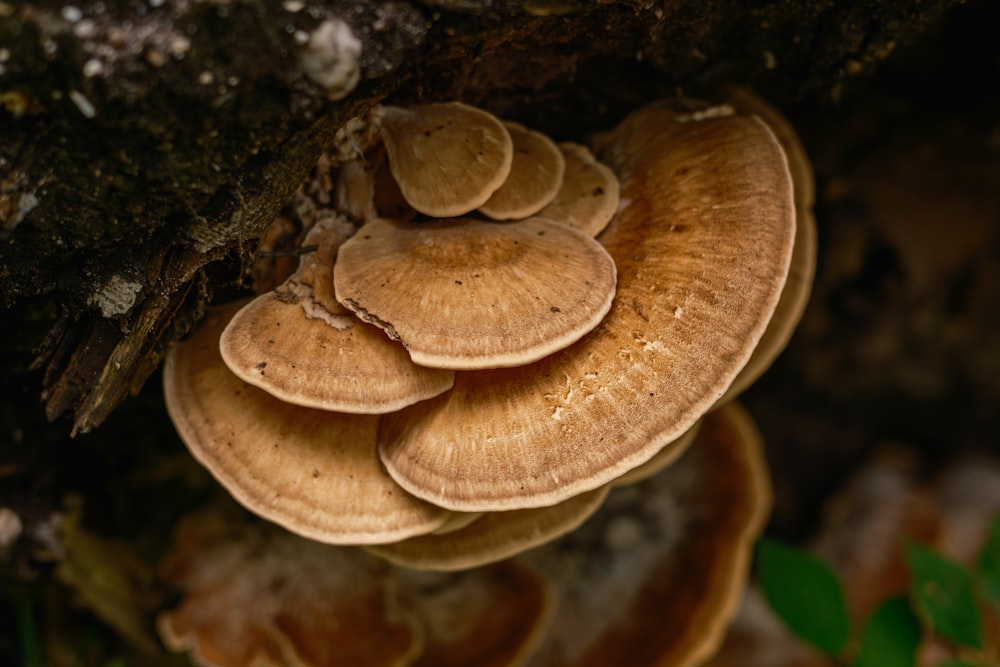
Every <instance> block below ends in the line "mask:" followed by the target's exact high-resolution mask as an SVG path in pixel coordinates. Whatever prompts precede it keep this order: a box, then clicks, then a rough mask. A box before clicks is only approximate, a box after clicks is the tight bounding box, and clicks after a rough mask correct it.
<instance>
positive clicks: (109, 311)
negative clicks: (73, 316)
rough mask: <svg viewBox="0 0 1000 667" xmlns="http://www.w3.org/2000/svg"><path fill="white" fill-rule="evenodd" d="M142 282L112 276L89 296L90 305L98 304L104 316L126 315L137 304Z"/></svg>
mask: <svg viewBox="0 0 1000 667" xmlns="http://www.w3.org/2000/svg"><path fill="white" fill-rule="evenodd" d="M141 289H142V283H140V282H137V281H131V280H126V279H125V278H122V277H121V276H111V278H110V279H109V280H108V282H106V283H105V284H104V285H103V286H102V287H101V288H100V289H99V290H97V291H96V292H94V293H93V294H91V295H90V296H89V297H88V298H87V305H88V306H96V307H97V308H98V309H99V310H100V311H101V315H103V316H104V317H115V316H117V315H124V314H125V313H127V312H128V311H129V310H130V309H131V308H132V306H134V305H135V300H136V297H138V296H139V291H140V290H141Z"/></svg>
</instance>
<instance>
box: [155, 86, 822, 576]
mask: <svg viewBox="0 0 1000 667" xmlns="http://www.w3.org/2000/svg"><path fill="white" fill-rule="evenodd" d="M681 107H682V108H678V105H677V104H668V103H663V102H661V103H655V104H652V105H650V106H647V107H644V108H643V109H640V110H639V111H637V112H635V113H633V114H632V115H631V116H629V117H628V118H626V119H625V120H624V121H623V122H622V123H621V124H620V125H619V127H618V128H616V129H615V130H613V131H611V132H609V133H607V134H606V135H603V136H601V137H599V138H597V139H596V141H595V143H594V148H595V151H596V153H597V154H598V155H599V156H600V158H601V161H600V162H599V161H598V160H597V159H595V157H594V155H593V154H592V153H591V152H590V149H588V148H586V147H584V146H582V145H579V144H563V145H560V146H556V145H555V144H554V143H553V142H552V141H551V140H549V139H548V138H546V137H544V136H543V135H541V134H539V133H537V132H533V131H531V130H528V129H526V128H524V127H522V126H520V125H517V124H515V123H509V122H503V121H500V120H498V119H496V118H494V117H493V116H491V115H489V114H487V113H485V112H483V111H481V110H478V109H473V108H471V107H468V106H466V105H463V104H458V103H450V104H432V105H426V106H421V107H415V108H398V107H379V108H377V109H376V110H375V111H374V112H373V113H372V115H371V118H370V128H371V136H373V137H374V138H375V139H374V140H373V141H372V142H371V145H370V146H368V147H367V148H366V149H365V150H364V152H363V154H361V153H359V155H358V156H357V159H356V160H354V161H348V162H344V163H343V164H341V165H340V174H339V178H340V182H339V183H338V185H337V193H338V204H337V210H331V211H327V212H326V213H325V214H324V215H323V216H322V217H321V219H320V220H319V222H317V224H316V225H315V226H314V227H313V228H312V229H311V230H310V231H309V233H308V234H307V236H306V238H305V240H304V246H307V247H309V248H313V249H314V250H313V251H312V252H308V253H306V254H303V256H302V259H301V262H300V265H299V267H298V270H297V271H296V272H295V273H294V274H293V275H292V276H291V277H290V278H289V279H288V280H287V281H286V282H285V283H284V284H282V285H281V286H280V287H278V288H277V289H275V290H274V291H273V292H270V293H268V294H265V295H262V296H259V297H257V298H256V299H254V300H252V301H250V302H249V303H246V304H235V305H229V306H226V307H223V308H220V309H216V310H214V311H212V312H211V313H210V315H209V316H208V317H207V318H206V322H205V323H204V324H203V326H202V327H201V328H200V329H199V330H198V331H196V332H195V333H194V335H193V336H192V337H191V338H189V339H188V340H186V341H184V342H182V343H180V344H178V345H177V346H175V347H174V349H173V350H172V352H171V354H170V356H169V357H168V361H167V365H166V369H165V373H164V382H165V388H166V397H167V407H168V410H169V412H170V415H171V417H172V419H173V420H174V423H175V425H176V426H177V429H178V432H179V433H180V435H181V437H182V439H183V440H184V441H185V443H186V444H187V445H188V447H189V448H190V449H191V451H192V453H193V454H194V456H195V457H196V458H197V459H198V460H199V461H201V462H202V463H203V464H204V465H205V466H206V467H207V468H208V469H209V470H210V471H211V472H212V473H213V474H214V475H215V476H216V477H217V478H218V480H219V481H220V482H221V483H222V484H223V485H224V486H225V487H226V488H227V489H228V490H229V491H230V492H231V493H232V495H233V496H234V497H235V498H236V499H237V500H239V501H240V502H241V503H243V504H244V505H245V506H246V507H248V508H249V509H250V510H251V511H253V512H255V513H257V514H259V515H261V516H263V517H265V518H267V519H269V520H271V521H274V522H276V523H279V524H281V525H282V526H285V527H286V528H288V529H289V530H291V531H293V532H296V533H298V534H300V535H303V536H305V537H309V538H312V539H315V540H318V541H321V542H327V543H332V544H352V545H367V546H368V547H369V548H370V549H371V550H372V551H373V552H374V553H376V554H378V555H381V556H383V557H385V558H388V559H390V560H392V561H394V562H397V563H402V564H405V565H409V566H413V567H420V568H426V569H442V570H449V569H460V568H466V567H472V566H475V565H479V564H483V563H487V562H490V561H493V560H498V559H500V558H504V557H507V556H510V555H513V554H515V553H518V552H520V551H523V550H524V549H527V548H529V547H532V546H536V545H539V544H541V543H543V542H546V541H548V540H551V539H553V538H554V537H556V536H558V535H561V534H564V533H566V532H568V531H570V530H572V529H573V528H575V527H576V526H578V525H579V524H580V523H581V522H582V521H583V520H585V519H586V518H587V517H588V516H590V515H591V514H592V513H593V512H594V511H596V510H597V509H598V508H599V507H600V505H601V504H602V503H603V502H604V499H605V497H606V496H607V494H608V490H609V488H611V486H612V485H613V484H622V483H624V482H625V481H635V480H637V479H642V478H644V477H646V476H648V475H649V474H651V473H652V472H653V471H655V470H657V469H659V468H661V467H663V466H665V465H667V464H669V463H670V462H671V461H673V460H674V459H675V458H676V457H677V456H678V455H679V454H680V453H681V452H682V451H683V450H684V449H685V448H686V446H687V444H688V443H689V442H690V440H691V439H692V438H693V436H694V429H695V428H696V427H697V425H698V423H699V420H700V419H701V418H702V417H703V416H704V415H705V414H706V413H707V412H708V411H709V410H711V409H712V408H713V407H715V406H716V405H718V404H720V403H721V402H724V401H726V400H728V399H729V398H731V397H732V396H734V395H735V394H736V393H738V392H739V391H741V390H742V388H744V387H745V386H747V385H748V384H749V383H750V382H752V381H753V379H755V378H756V376H758V375H759V374H760V373H762V372H763V370H764V369H765V368H766V367H767V366H768V365H769V364H770V361H771V360H772V359H773V358H774V357H775V356H776V355H777V353H778V352H779V351H780V349H781V348H782V347H783V346H784V344H785V342H787V339H788V336H789V335H790V331H791V329H792V327H793V326H794V323H795V322H796V321H797V319H798V317H799V316H800V315H801V312H802V309H803V306H804V303H805V298H806V295H807V293H808V284H809V282H810V280H811V273H812V262H813V257H814V249H813V247H812V244H813V238H814V235H813V233H812V230H811V224H812V221H811V217H810V216H811V214H810V213H809V210H808V209H809V208H810V207H811V190H810V189H809V188H810V187H811V184H810V185H809V186H806V182H807V181H808V180H809V177H810V176H811V174H810V173H809V167H808V163H807V162H806V161H805V158H804V154H803V153H802V151H801V148H800V147H798V146H797V140H796V139H795V137H794V133H792V132H791V130H790V128H788V127H787V125H783V123H784V121H783V120H781V119H780V117H779V116H777V114H776V113H775V112H773V111H771V110H770V109H769V108H768V107H766V106H765V105H763V103H761V102H759V101H758V100H756V98H753V97H750V96H744V97H743V98H739V96H735V97H734V101H733V103H732V104H730V105H722V106H716V107H706V106H704V105H701V106H697V105H696V106H692V105H690V103H686V104H685V105H681ZM743 109H746V113H744V112H743ZM769 114H770V117H769ZM761 117H764V118H765V119H766V121H767V122H765V121H764V120H761ZM769 126H770V127H769ZM782 143H784V144H785V145H786V148H785V149H783V148H782ZM790 168H791V170H790ZM793 177H794V178H795V179H796V181H797V180H798V179H800V178H801V179H804V180H803V182H802V183H798V182H796V183H795V185H794V186H793ZM619 183H620V186H619ZM619 195H620V196H619ZM352 219H353V220H354V222H358V223H360V225H359V226H358V227H357V228H356V227H355V224H354V222H352V221H351V220H352ZM797 227H798V233H797Z"/></svg>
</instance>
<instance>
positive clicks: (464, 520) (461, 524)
mask: <svg viewBox="0 0 1000 667" xmlns="http://www.w3.org/2000/svg"><path fill="white" fill-rule="evenodd" d="M481 516H483V513H482V512H448V518H447V519H446V520H445V522H444V523H443V524H441V525H440V526H438V527H437V528H435V529H434V530H432V531H431V533H433V534H434V535H445V534H447V533H450V532H453V531H456V530H460V529H462V528H465V527H466V526H468V525H469V524H470V523H472V522H473V521H476V520H477V519H479V517H481Z"/></svg>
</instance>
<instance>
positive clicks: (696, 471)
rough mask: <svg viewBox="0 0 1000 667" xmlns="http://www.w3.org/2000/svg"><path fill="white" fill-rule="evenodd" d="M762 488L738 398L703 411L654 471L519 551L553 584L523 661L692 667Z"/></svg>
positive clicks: (760, 519)
mask: <svg viewBox="0 0 1000 667" xmlns="http://www.w3.org/2000/svg"><path fill="white" fill-rule="evenodd" d="M770 507H771V492H770V484H769V479H768V474H767V466H766V463H765V461H764V457H763V452H762V443H761V440H760V435H759V433H758V432H757V430H756V427H755V426H754V424H753V421H752V419H751V418H750V416H749V415H748V414H747V413H746V411H745V410H743V409H742V408H741V407H739V406H737V405H735V404H728V405H725V406H723V407H721V408H719V409H718V410H716V411H714V412H712V413H710V414H709V415H707V416H706V417H705V419H704V422H703V424H702V426H701V429H700V431H699V433H698V437H697V440H696V442H695V443H694V445H692V446H691V448H690V449H688V450H687V451H686V452H685V453H684V455H683V456H681V458H680V459H679V460H678V461H677V462H676V463H675V464H674V465H672V466H670V467H669V468H667V469H666V470H664V471H663V472H662V473H661V474H660V475H657V476H655V477H653V478H650V479H648V480H646V481H645V482H642V483H640V484H635V485H631V486H626V487H621V488H618V489H615V490H614V491H612V493H611V495H610V496H608V499H607V501H606V502H605V504H604V506H603V507H602V508H601V509H600V511H598V512H597V514H595V515H594V516H593V517H591V518H590V520H588V521H587V523H585V524H584V525H583V526H582V527H581V528H580V529H578V530H576V531H575V532H573V533H570V534H569V535H567V536H566V537H565V538H563V539H562V540H559V541H557V542H553V543H551V544H548V545H546V546H543V547H541V548H539V549H535V550H532V551H529V552H526V553H525V554H523V555H521V556H519V557H518V559H517V560H518V561H520V562H525V563H528V564H530V565H533V566H535V567H537V568H538V569H539V570H541V571H542V572H543V574H545V575H546V576H547V577H548V579H549V581H550V582H552V584H553V586H554V588H555V591H556V614H555V616H554V618H553V622H552V625H551V627H550V629H549V631H548V633H547V634H546V637H545V640H544V642H543V644H542V646H541V647H540V648H539V650H538V652H537V653H535V655H534V656H533V657H532V659H531V660H530V661H529V662H528V666H529V667H543V666H544V667H564V666H566V667H568V666H569V665H572V666H573V667H591V666H593V667H606V666H607V665H629V667H654V666H661V665H670V667H693V666H694V665H700V664H702V662H704V660H706V659H707V658H708V657H709V656H711V655H712V654H713V653H714V652H715V650H716V648H717V647H718V646H719V644H720V643H721V641H722V640H723V638H724V636H725V631H726V627H727V625H728V623H729V621H730V619H731V618H732V616H733V614H734V613H735V611H736V607H737V605H738V603H739V600H740V597H741V595H742V593H743V590H744V587H745V585H746V580H747V576H748V571H749V564H750V558H751V555H752V551H753V543H754V540H755V539H756V538H757V536H758V535H759V534H760V532H761V531H762V530H763V528H764V524H765V522H766V519H767V515H768V513H769V511H770Z"/></svg>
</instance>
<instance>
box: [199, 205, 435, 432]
mask: <svg viewBox="0 0 1000 667" xmlns="http://www.w3.org/2000/svg"><path fill="white" fill-rule="evenodd" d="M344 227H347V228H346V229H344ZM351 232H353V228H352V227H349V226H346V225H341V224H340V223H339V221H336V220H333V219H330V218H328V219H326V220H324V221H321V222H320V223H319V224H317V226H316V227H314V228H313V229H311V230H310V231H309V234H308V235H307V236H306V238H305V241H304V245H316V246H317V248H316V250H315V252H312V253H308V254H306V255H304V256H303V258H302V261H301V264H300V266H299V269H298V271H296V273H295V274H294V275H293V276H292V277H291V278H290V279H289V280H288V281H287V282H286V283H285V284H284V285H282V286H281V287H279V288H278V289H277V290H276V291H275V292H272V293H268V294H264V295H262V296H259V297H257V298H256V299H254V300H253V301H251V302H250V303H249V304H247V305H246V306H245V307H243V308H242V309H240V311H239V312H237V313H236V315H235V316H234V317H233V318H232V320H230V322H229V324H228V325H227V326H226V328H225V330H224V331H223V332H222V336H221V337H220V339H219V351H220V352H221V354H222V359H223V361H225V363H226V365H227V366H228V367H229V370H230V371H232V372H233V373H234V374H235V375H236V376H237V377H239V378H240V379H242V380H245V381H246V382H249V383H250V384H252V385H253V386H255V387H259V388H260V389H263V390H264V391H266V392H267V393H269V394H271V395H272V396H274V397H276V398H280V399H281V400H282V401H284V402H286V403H293V404H295V405H301V406H304V407H309V408H317V409H320V410H335V411H339V412H350V413H355V414H379V413H384V412H392V411H393V410H399V409H400V408H402V407H405V406H407V405H411V404H413V403H416V402H417V401H422V400H424V399H426V398H430V397H431V396H437V395H438V394H440V393H441V392H443V391H447V390H448V389H450V388H451V386H452V383H453V382H454V373H452V372H451V371H445V370H440V369H433V368H425V367H422V366H417V365H416V364H414V363H413V362H412V361H411V360H410V357H409V355H407V353H406V350H405V349H404V348H403V346H402V345H400V344H399V343H395V342H393V341H390V340H388V339H387V338H386V337H385V336H384V335H383V334H382V332H381V331H379V330H378V329H376V328H375V327H373V326H371V325H369V324H365V323H363V322H361V321H360V320H358V319H357V318H356V317H354V315H353V314H352V313H351V312H350V311H348V310H347V309H345V308H344V307H343V306H341V305H340V304H339V303H338V302H337V301H336V299H335V298H334V297H333V293H332V292H333V290H332V288H333V263H334V260H335V258H336V256H337V248H338V247H339V246H340V244H341V242H342V241H343V239H344V238H346V237H347V235H348V234H349V233H351Z"/></svg>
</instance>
